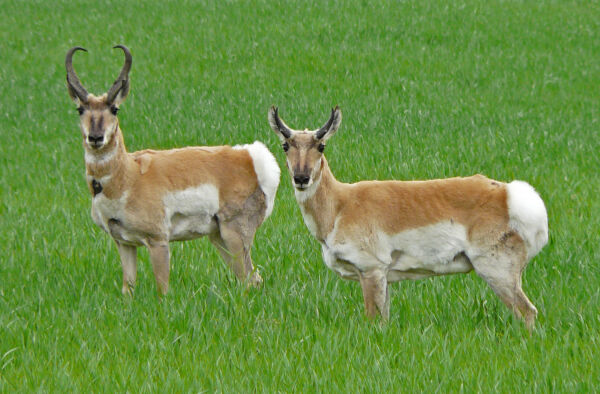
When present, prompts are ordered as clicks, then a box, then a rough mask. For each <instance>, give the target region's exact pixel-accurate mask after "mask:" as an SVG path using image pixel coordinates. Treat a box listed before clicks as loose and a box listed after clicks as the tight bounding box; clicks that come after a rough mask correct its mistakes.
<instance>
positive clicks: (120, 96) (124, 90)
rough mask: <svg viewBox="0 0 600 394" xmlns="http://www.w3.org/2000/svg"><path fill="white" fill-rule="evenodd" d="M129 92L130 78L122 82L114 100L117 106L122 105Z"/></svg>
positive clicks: (113, 102)
mask: <svg viewBox="0 0 600 394" xmlns="http://www.w3.org/2000/svg"><path fill="white" fill-rule="evenodd" d="M128 94H129V78H127V79H126V80H124V81H122V82H121V88H120V89H119V90H118V92H117V95H116V96H115V98H114V99H113V101H112V104H113V105H116V106H117V107H118V106H120V105H121V103H122V102H123V101H125V99H126V98H127V95H128Z"/></svg>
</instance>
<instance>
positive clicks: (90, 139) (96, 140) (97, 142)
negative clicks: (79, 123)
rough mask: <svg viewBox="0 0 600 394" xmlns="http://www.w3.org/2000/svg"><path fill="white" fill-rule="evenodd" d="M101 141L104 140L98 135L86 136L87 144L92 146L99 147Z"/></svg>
mask: <svg viewBox="0 0 600 394" xmlns="http://www.w3.org/2000/svg"><path fill="white" fill-rule="evenodd" d="M103 139H104V136H103V135H99V136H93V135H88V142H89V143H90V144H92V145H100V143H101V142H102V140H103Z"/></svg>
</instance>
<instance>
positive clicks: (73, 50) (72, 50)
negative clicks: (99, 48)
mask: <svg viewBox="0 0 600 394" xmlns="http://www.w3.org/2000/svg"><path fill="white" fill-rule="evenodd" d="M75 51H84V52H87V51H88V50H87V49H85V48H83V47H79V46H77V47H73V48H71V49H69V52H75Z"/></svg>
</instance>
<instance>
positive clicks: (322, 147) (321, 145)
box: [317, 144, 325, 153]
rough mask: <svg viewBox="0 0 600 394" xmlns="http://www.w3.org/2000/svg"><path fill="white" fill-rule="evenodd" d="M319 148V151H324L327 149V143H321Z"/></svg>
mask: <svg viewBox="0 0 600 394" xmlns="http://www.w3.org/2000/svg"><path fill="white" fill-rule="evenodd" d="M317 149H318V150H319V152H321V153H323V151H324V150H325V145H324V144H319V146H318V147H317Z"/></svg>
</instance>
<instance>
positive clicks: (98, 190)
mask: <svg viewBox="0 0 600 394" xmlns="http://www.w3.org/2000/svg"><path fill="white" fill-rule="evenodd" d="M92 190H93V191H94V197H96V195H98V194H100V193H102V185H101V184H100V182H98V181H97V180H95V179H92Z"/></svg>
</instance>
